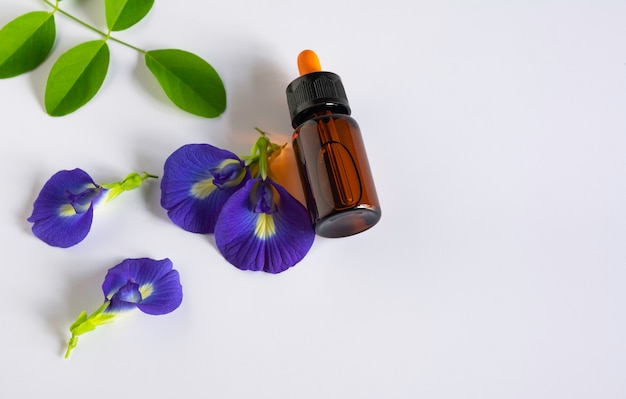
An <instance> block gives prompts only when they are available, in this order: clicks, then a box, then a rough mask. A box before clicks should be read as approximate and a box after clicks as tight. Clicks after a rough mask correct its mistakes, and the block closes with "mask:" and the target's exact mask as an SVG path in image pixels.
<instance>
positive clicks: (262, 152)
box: [241, 127, 287, 180]
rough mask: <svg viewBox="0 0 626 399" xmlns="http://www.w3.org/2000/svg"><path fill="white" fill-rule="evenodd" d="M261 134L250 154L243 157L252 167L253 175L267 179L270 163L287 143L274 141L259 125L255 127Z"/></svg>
mask: <svg viewBox="0 0 626 399" xmlns="http://www.w3.org/2000/svg"><path fill="white" fill-rule="evenodd" d="M254 129H255V130H256V131H257V132H259V133H260V134H261V137H259V138H258V140H257V141H256V143H254V145H253V146H252V148H251V149H250V155H249V156H243V157H241V159H243V160H245V162H246V165H247V166H248V167H249V168H250V171H251V173H252V176H253V177H259V176H261V178H262V179H263V180H265V179H267V176H268V173H269V165H270V163H271V161H272V160H273V159H274V158H276V157H277V156H278V155H279V154H280V152H281V150H282V149H283V148H284V147H285V146H286V145H287V144H284V145H282V146H280V145H278V144H274V143H272V142H271V141H270V140H269V139H268V138H267V133H266V132H264V131H263V130H261V129H259V128H258V127H255V128H254Z"/></svg>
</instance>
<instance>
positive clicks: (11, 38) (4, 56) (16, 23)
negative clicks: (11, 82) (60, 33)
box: [0, 11, 56, 79]
mask: <svg viewBox="0 0 626 399" xmlns="http://www.w3.org/2000/svg"><path fill="white" fill-rule="evenodd" d="M55 38H56V26H55V23H54V14H52V13H49V12H46V11H33V12H29V13H28V14H24V15H22V16H19V17H17V18H16V19H14V20H13V21H11V22H9V23H8V24H6V25H5V26H4V27H3V28H2V29H1V30H0V79H2V78H10V77H13V76H17V75H21V74H22V73H25V72H29V71H32V70H33V69H35V68H37V67H38V66H39V65H40V64H41V63H42V62H44V61H45V59H46V58H48V55H49V54H50V51H51V50H52V46H53V45H54V40H55Z"/></svg>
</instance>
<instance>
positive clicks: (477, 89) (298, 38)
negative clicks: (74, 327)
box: [0, 0, 626, 399]
mask: <svg viewBox="0 0 626 399" xmlns="http://www.w3.org/2000/svg"><path fill="white" fill-rule="evenodd" d="M102 4H103V1H89V2H87V1H72V0H66V1H63V2H62V6H63V8H64V9H66V10H67V11H70V12H72V13H75V14H76V15H77V16H80V17H82V18H85V19H86V20H88V21H90V22H91V23H93V24H95V25H97V26H99V27H102V26H103V25H104V13H103V6H102ZM46 9H49V7H48V6H46V5H45V4H44V3H43V2H41V1H38V0H2V1H1V2H0V24H2V25H4V24H6V23H7V22H8V21H10V20H12V19H13V18H15V17H17V16H19V15H21V14H24V13H26V12H28V11H33V10H46ZM56 21H57V28H58V40H57V43H56V46H55V49H54V53H53V54H52V56H51V58H50V59H49V60H48V61H46V62H45V63H44V64H43V65H42V66H41V67H40V68H38V69H37V70H35V71H33V72H31V73H28V74H25V75H22V76H19V77H15V78H11V79H5V80H1V81H0V115H1V118H0V126H1V127H0V129H1V134H2V139H1V140H2V145H1V147H0V167H1V168H0V170H2V171H3V178H2V195H1V196H0V210H1V211H0V240H1V242H2V273H1V275H2V277H1V278H0V295H1V297H0V315H2V327H1V330H0V331H1V332H0V334H1V335H0V338H1V339H0V398H3V399H4V398H7V399H13V398H42V397H61V395H63V397H67V398H78V397H89V398H111V397H115V396H117V397H124V398H130V397H139V396H140V395H141V397H152V398H166V397H176V398H180V397H184V398H221V399H229V398H316V399H319V398H360V399H361V398H429V399H430V398H432V399H440V398H441V399H443V398H463V399H464V398H480V399H485V398H493V399H506V398H533V399H538V398H546V399H547V398H550V399H552V398H568V399H573V398H602V399H617V398H621V399H623V398H625V397H626V309H625V305H626V290H625V289H624V288H625V285H626V246H625V244H626V173H625V172H626V118H625V111H626V3H624V2H623V1H618V0H614V1H609V0H605V1H602V0H594V1H576V0H572V1H557V0H547V1H535V0H528V1H499V2H498V1H478V0H474V1H465V0H456V1H454V0H450V1H443V2H440V1H415V0H410V1H409V0H388V1H384V2H381V1H370V0H358V1H357V0H352V1H351V0H332V1H331V0H317V1H315V2H293V1H291V2H290V1H285V0H281V1H248V0H229V1H201V0H179V1H157V2H156V4H155V5H154V8H153V9H152V11H151V12H150V14H149V15H148V17H147V18H146V19H145V20H143V21H142V22H141V23H140V24H139V25H137V26H135V27H133V28H131V29H129V30H127V31H123V32H119V33H117V34H115V35H114V36H115V37H117V38H119V39H121V40H125V41H127V42H129V43H131V44H133V45H135V46H137V47H140V48H143V49H147V50H151V49H159V48H179V49H184V50H187V51H191V52H193V53H195V54H197V55H199V56H201V57H202V58H204V59H205V60H207V61H209V62H210V63H211V64H212V65H213V66H214V67H215V68H216V69H217V70H218V72H219V73H220V75H221V76H222V78H223V80H224V83H225V86H226V90H227V95H228V109H227V111H226V112H225V113H224V114H223V115H222V116H221V117H219V118H218V119H203V118H199V117H195V116H192V115H189V114H186V113H184V112H183V111H180V110H179V109H177V108H176V107H175V106H174V105H172V104H171V103H170V102H169V101H168V100H167V98H166V97H165V95H164V94H163V93H162V91H161V89H160V87H159V86H158V85H157V84H156V82H155V80H154V78H153V77H152V75H150V74H149V72H148V71H147V68H146V67H145V66H144V64H143V60H142V58H141V57H140V55H139V53H137V52H135V51H133V50H131V49H128V48H126V47H123V46H121V45H118V44H116V43H113V42H111V43H110V48H111V64H110V67H109V74H108V76H107V79H106V81H105V83H104V85H103V87H102V88H101V90H100V92H99V93H98V94H97V95H96V97H95V98H94V99H93V100H92V101H91V102H90V103H89V104H88V105H87V106H85V107H84V108H82V109H80V110H79V111H77V112H76V113H74V114H71V115H68V116H65V117H61V118H53V117H49V116H47V114H46V113H45V111H44V110H43V91H44V87H45V82H46V78H47V73H48V71H49V70H50V68H51V66H52V64H53V62H54V61H55V60H56V58H58V56H59V55H60V54H61V53H62V52H63V51H65V50H67V49H68V48H70V47H73V46H74V45H76V44H78V43H80V42H82V41H85V40H91V39H96V38H97V37H98V36H97V35H95V34H94V33H92V32H90V31H88V30H86V29H84V28H83V27H81V26H79V25H77V24H75V23H74V22H72V21H71V20H69V19H67V18H65V17H63V16H62V15H58V16H57V19H56ZM305 48H311V49H314V50H316V52H317V53H318V54H319V56H320V58H321V61H322V65H323V67H324V68H325V69H327V70H331V71H333V72H336V73H338V74H339V75H340V76H341V77H342V78H343V81H344V84H345V87H346V90H347V93H348V96H349V99H350V102H351V105H352V108H353V114H352V115H353V117H354V118H355V119H356V120H357V121H358V122H359V124H360V125H361V128H362V131H363V135H364V139H365V142H366V145H367V149H368V154H369V158H370V163H371V165H372V169H373V172H374V177H375V180H376V184H377V188H378V193H379V197H380V200H381V203H382V207H383V218H382V220H381V222H380V223H379V224H378V225H377V226H375V227H374V228H373V229H371V230H370V231H367V232H365V233H363V234H359V235H356V236H353V237H349V238H344V239H323V238H320V237H318V238H317V239H316V241H315V243H314V245H313V247H312V249H311V251H310V253H309V254H308V255H307V257H306V258H305V259H304V260H303V261H302V262H300V263H299V264H298V265H296V266H295V267H294V268H292V269H290V270H288V271H286V272H284V273H282V274H280V275H269V274H263V273H254V272H243V271H240V270H238V269H236V268H234V267H233V266H231V265H229V264H228V263H227V262H226V261H224V260H223V258H222V257H221V256H220V254H219V252H218V251H217V249H216V248H215V245H214V239H213V237H211V236H202V235H195V234H191V233H187V232H185V231H183V230H182V229H180V228H178V227H176V226H175V225H173V224H172V223H171V222H170V221H169V220H168V218H167V216H166V214H165V211H164V210H162V209H161V208H160V206H159V183H158V181H152V182H150V183H148V184H147V185H145V186H144V187H142V188H141V189H139V190H136V191H132V192H127V193H124V194H123V195H122V196H120V197H118V198H117V199H116V200H115V201H113V202H111V203H108V204H107V205H105V206H102V207H101V208H99V209H97V211H96V214H95V217H94V224H93V227H92V231H91V233H90V234H89V236H88V237H87V238H86V239H85V240H84V241H83V242H82V243H80V244H78V245H77V246H75V247H72V248H69V249H59V248H52V247H49V246H47V245H46V244H45V243H43V242H41V241H39V240H38V239H37V238H35V237H34V236H33V235H32V233H31V232H30V225H29V223H27V222H26V218H27V217H28V216H29V215H30V213H31V211H32V203H33V201H34V199H35V198H36V196H37V193H38V192H39V190H40V188H41V186H42V185H43V184H44V182H45V181H46V180H47V179H48V178H49V177H50V176H51V175H52V174H53V173H55V172H56V171H58V170H61V169H72V168H75V167H80V168H82V169H84V170H86V171H87V172H88V173H90V174H91V175H92V177H93V178H94V179H95V180H96V181H97V182H100V183H107V182H112V181H117V180H119V179H121V178H123V177H124V176H125V175H126V174H128V173H130V172H132V171H143V170H146V171H149V172H152V173H155V174H161V173H162V165H163V162H164V161H165V159H166V158H167V156H168V155H169V154H170V153H171V152H173V151H174V150H175V149H177V148H178V147H180V146H181V145H183V144H187V143H203V142H206V143H211V144H214V145H218V146H221V147H225V148H228V149H230V150H232V151H234V152H236V153H238V154H245V153H246V152H247V151H248V149H249V146H250V145H251V144H252V143H253V141H254V140H255V139H256V133H255V132H254V130H253V128H254V127H255V126H258V127H260V128H262V129H264V130H266V131H268V132H270V133H271V134H272V136H271V137H272V138H273V139H274V141H276V142H281V143H282V142H289V140H290V135H291V131H292V128H291V125H290V121H289V114H288V111H287V105H286V99H285V94H284V90H285V87H286V86H287V84H288V83H289V82H290V81H291V80H292V79H293V78H295V77H296V75H297V68H296V63H295V60H296V57H297V54H298V53H299V52H300V51H301V50H303V49H305ZM292 156H293V154H292V153H291V152H289V151H287V152H286V153H285V155H284V156H283V157H282V158H281V164H282V167H283V168H285V167H293V159H292ZM292 177H293V178H294V179H295V169H294V172H293V174H292ZM293 182H297V180H293ZM293 182H292V183H293ZM292 187H293V185H292ZM295 187H297V186H295ZM296 195H299V193H296ZM143 256H147V257H152V258H155V259H161V258H164V257H169V258H170V259H171V260H172V261H173V262H174V266H175V268H176V269H178V270H179V271H180V274H181V281H182V284H183V289H184V295H185V296H184V300H183V303H182V305H181V307H180V308H179V309H178V310H176V311H175V312H173V313H171V314H168V315H165V316H159V317H153V316H148V315H145V314H143V313H141V312H136V313H133V314H132V315H129V316H127V317H125V318H123V319H121V320H118V321H117V322H115V323H113V324H110V325H107V326H103V327H100V328H98V329H97V330H96V331H94V332H91V333H89V334H86V335H84V336H82V337H81V338H80V341H79V344H78V347H77V348H76V349H75V351H74V352H73V353H72V356H71V357H70V359H68V360H65V359H63V353H64V350H65V343H66V341H67V339H68V338H69V332H68V327H69V325H70V324H71V322H72V321H73V320H74V319H75V318H76V316H77V315H78V313H79V312H80V311H81V310H86V311H88V312H91V311H93V310H95V309H96V308H97V307H98V306H99V305H100V303H101V302H102V299H103V298H102V292H101V289H100V285H101V283H102V280H103V278H104V275H105V273H106V270H107V269H108V268H110V267H112V266H114V265H116V264H117V263H119V262H120V261H121V260H123V259H125V258H133V257H143Z"/></svg>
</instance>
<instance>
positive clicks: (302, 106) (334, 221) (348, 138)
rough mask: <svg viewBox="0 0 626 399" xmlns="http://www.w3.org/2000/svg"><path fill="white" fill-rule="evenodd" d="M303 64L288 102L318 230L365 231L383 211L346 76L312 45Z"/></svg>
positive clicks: (331, 234) (324, 233)
mask: <svg viewBox="0 0 626 399" xmlns="http://www.w3.org/2000/svg"><path fill="white" fill-rule="evenodd" d="M312 57H313V58H312ZM298 66H299V68H300V75H301V76H300V77H299V78H297V79H296V80H294V81H293V82H291V83H290V84H289V86H288V87H287V102H288V105H289V111H290V114H291V120H292V125H293V127H294V128H295V131H294V133H293V148H294V152H295V155H296V159H297V163H298V170H299V173H300V177H301V179H302V185H303V188H304V194H305V196H306V201H307V208H308V209H309V212H310V214H311V218H312V221H313V223H314V225H315V230H316V232H317V234H319V235H320V236H323V237H345V236H349V235H353V234H357V233H360V232H362V231H365V230H367V229H369V228H370V227H372V226H374V225H375V224H376V223H377V222H378V221H379V220H380V217H381V209H380V204H379V202H378V196H377V195H376V188H375V186H374V180H373V178H372V173H371V170H370V165H369V162H368V160H367V154H366V152H365V145H364V144H363V138H362V135H361V130H360V129H359V126H358V124H357V122H356V121H355V120H354V119H353V118H352V117H351V116H350V106H349V104H348V99H347V97H346V94H345V90H344V88H343V84H342V83H341V79H340V77H339V76H338V75H336V74H334V73H332V72H323V71H321V70H319V69H321V68H319V61H318V60H317V56H316V55H315V53H313V52H311V51H310V50H305V51H304V52H302V53H301V54H300V56H299V57H298Z"/></svg>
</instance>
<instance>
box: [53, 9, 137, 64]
mask: <svg viewBox="0 0 626 399" xmlns="http://www.w3.org/2000/svg"><path fill="white" fill-rule="evenodd" d="M43 2H44V3H46V4H47V5H49V6H50V7H52V8H54V11H53V12H56V11H58V12H60V13H61V14H63V15H65V16H66V17H68V18H69V19H71V20H72V21H74V22H77V23H79V24H80V25H82V26H84V27H85V28H87V29H89V30H91V31H93V32H96V33H97V34H99V35H101V36H103V37H104V38H105V39H111V40H112V41H114V42H117V43H119V44H121V45H124V46H126V47H128V48H132V49H133V50H135V51H138V52H140V53H143V54H145V53H146V50H143V49H140V48H139V47H135V46H133V45H132V44H129V43H126V42H124V41H122V40H119V39H116V38H114V37H112V36H111V32H109V33H105V32H103V31H101V30H100V29H98V28H96V27H94V26H92V25H89V24H88V23H86V22H85V21H83V20H81V19H79V18H76V17H75V16H73V15H72V14H70V13H68V12H67V11H63V10H62V9H61V8H59V2H58V1H57V2H56V4H52V3H51V2H50V1H49V0H43Z"/></svg>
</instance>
